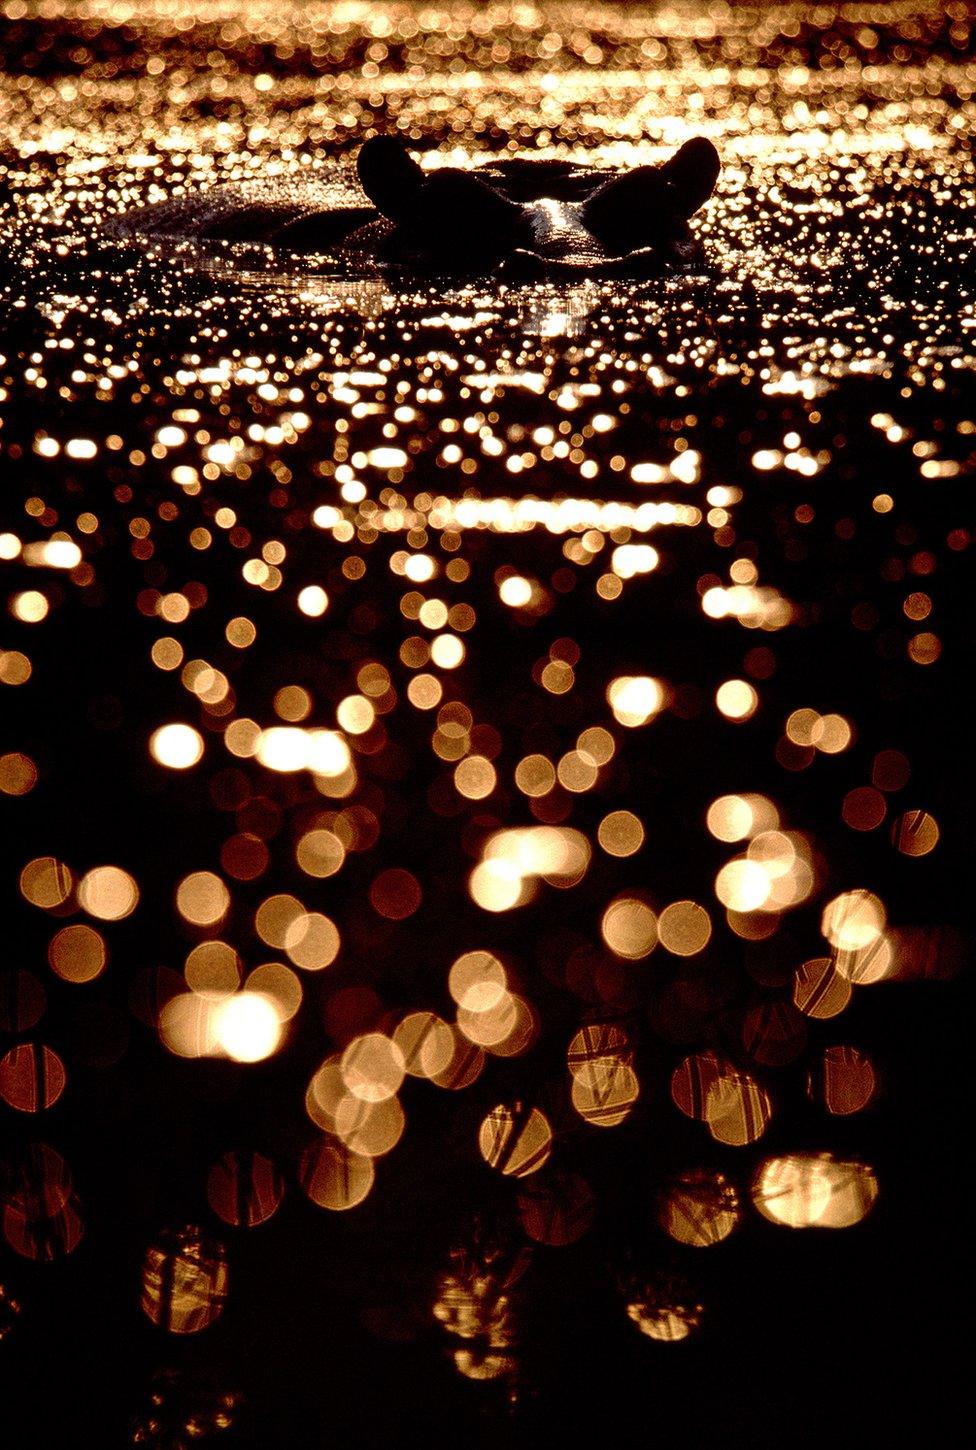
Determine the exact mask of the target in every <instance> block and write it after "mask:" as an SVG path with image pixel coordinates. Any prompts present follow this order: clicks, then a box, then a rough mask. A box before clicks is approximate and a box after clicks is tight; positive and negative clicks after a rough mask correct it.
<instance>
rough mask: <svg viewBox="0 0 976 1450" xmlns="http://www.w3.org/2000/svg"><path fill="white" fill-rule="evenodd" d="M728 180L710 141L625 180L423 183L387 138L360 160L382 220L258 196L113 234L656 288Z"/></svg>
mask: <svg viewBox="0 0 976 1450" xmlns="http://www.w3.org/2000/svg"><path fill="white" fill-rule="evenodd" d="M719 170H720V164H719V159H718V153H717V152H716V150H715V147H714V146H713V145H712V143H711V142H710V141H707V140H705V138H704V137H696V138H695V139H694V140H691V141H687V142H686V143H685V144H684V145H683V146H682V147H681V148H680V150H678V151H677V152H676V154H675V155H674V156H673V157H671V159H670V160H669V161H667V162H666V163H665V164H664V165H663V166H659V167H656V166H639V167H636V168H634V169H633V170H631V171H625V172H619V171H609V170H598V169H596V168H593V167H585V166H577V165H575V164H573V163H572V162H567V161H539V160H531V159H521V158H515V159H513V160H508V161H499V162H494V163H492V164H490V165H487V166H483V167H480V168H478V169H477V170H474V171H462V170H459V169H457V168H454V167H442V168H439V169H436V170H431V171H425V170H424V169H423V168H422V167H421V166H420V165H419V164H418V162H417V161H415V160H414V158H413V157H412V156H411V155H410V153H409V152H408V151H407V149H406V147H405V146H403V145H402V143H401V142H400V141H398V140H397V139H396V138H395V137H392V136H376V137H373V138H372V139H371V140H369V141H366V142H365V143H364V144H363V146H362V147H361V148H360V152H359V157H358V160H357V171H358V176H359V183H360V186H361V188H362V191H363V192H365V195H366V197H367V198H368V200H369V201H370V202H372V204H373V205H372V206H363V205H361V204H354V205H346V204H336V197H335V194H334V193H330V192H329V190H328V188H327V187H325V188H322V187H321V186H316V185H315V184H313V185H312V186H311V187H310V188H305V189H302V190H300V191H298V192H296V190H295V188H294V186H293V185H292V186H283V185H281V184H278V186H277V187H275V186H271V187H266V188H256V187H255V185H254V184H253V183H252V184H249V185H247V186H238V187H233V186H227V187H218V188H215V189H214V190H213V191H210V192H203V193H198V194H197V195H196V196H192V197H180V198H177V199H175V200H174V201H170V202H163V203H160V204H157V205H155V206H148V207H143V208H140V209H139V210H138V211H135V212H129V213H126V214H125V215H124V216H122V217H119V218H115V219H113V222H112V223H111V224H110V231H111V232H112V233H113V234H114V235H116V236H167V235H168V236H180V237H193V238H196V239H199V240H203V239H207V238H214V239H222V240H231V241H258V242H266V243H270V244H272V245H273V246H275V247H278V248H283V249H286V250H289V251H292V252H298V253H323V252H324V253H331V254H333V255H336V256H339V257H342V258H343V259H345V260H348V261H350V262H356V261H358V262H360V263H363V262H373V263H377V264H379V265H380V266H381V267H383V268H385V269H391V270H395V271H399V272H402V273H405V274H409V275H421V276H422V275H431V276H436V275H448V276H454V277H458V276H465V275H470V276H478V275H493V276H497V277H511V278H513V279H522V278H525V279H534V278H540V279H549V278H551V279H571V278H582V277H586V276H623V277H644V276H653V275H656V274H657V273H659V272H661V271H663V270H667V269H668V268H671V267H685V266H688V265H690V264H693V263H694V262H696V261H697V260H699V259H700V256H701V252H700V248H699V245H698V243H697V242H696V240H695V238H694V237H693V235H692V233H691V231H690V229H689V227H688V220H689V218H690V217H691V216H693V215H694V213H695V212H696V211H697V210H698V208H699V207H700V206H702V205H703V203H704V202H706V201H707V200H708V198H709V196H711V194H712V190H713V188H714V186H715V182H716V180H717V178H718V174H719ZM347 199H348V197H344V198H343V200H347Z"/></svg>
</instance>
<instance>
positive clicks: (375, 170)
mask: <svg viewBox="0 0 976 1450" xmlns="http://www.w3.org/2000/svg"><path fill="white" fill-rule="evenodd" d="M356 169H357V171H358V172H359V183H360V185H361V186H362V188H363V191H365V193H366V195H367V196H368V197H369V199H370V201H371V202H372V203H373V204H374V206H376V207H377V209H378V210H379V211H381V212H382V213H383V215H384V216H385V217H389V219H390V221H392V222H397V223H399V222H402V221H405V220H406V219H407V218H408V217H409V216H411V215H412V213H413V211H414V209H415V207H416V204H417V197H418V196H419V194H420V189H421V187H422V186H423V184H424V173H423V171H422V170H421V168H420V167H419V166H418V165H417V162H416V161H414V159H413V157H412V156H411V155H410V153H409V151H408V150H407V148H406V147H405V146H404V145H403V143H402V142H401V141H398V140H397V138H396V137H395V136H372V137H371V138H370V139H369V140H368V141H364V142H363V144H362V146H361V147H360V148H359V157H358V159H357V161H356Z"/></svg>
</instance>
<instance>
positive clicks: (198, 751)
mask: <svg viewBox="0 0 976 1450" xmlns="http://www.w3.org/2000/svg"><path fill="white" fill-rule="evenodd" d="M149 750H150V752H151V754H152V756H153V759H154V760H157V761H158V762H159V764H160V765H165V766H167V767H168V769H170V770H189V769H190V767H191V766H194V765H196V764H198V762H199V761H200V760H202V759H203V736H202V735H201V734H200V732H199V730H194V728H193V726H192V725H177V724H174V725H161V726H160V728H159V729H158V730H154V731H153V733H152V735H151V736H150V737H149Z"/></svg>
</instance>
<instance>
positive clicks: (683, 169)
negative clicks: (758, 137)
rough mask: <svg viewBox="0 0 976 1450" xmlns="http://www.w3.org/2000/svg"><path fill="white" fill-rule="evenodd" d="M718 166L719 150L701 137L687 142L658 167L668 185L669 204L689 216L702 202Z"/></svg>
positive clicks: (708, 195)
mask: <svg viewBox="0 0 976 1450" xmlns="http://www.w3.org/2000/svg"><path fill="white" fill-rule="evenodd" d="M721 169H722V163H721V162H720V161H719V159H718V152H717V151H716V150H715V147H714V146H713V145H712V143H711V141H708V140H706V138H705V137H704V136H696V137H695V138H694V140H692V141H686V142H685V144H684V145H683V146H682V147H681V149H680V150H679V151H678V152H676V154H675V155H674V156H672V157H671V160H670V161H668V162H666V163H665V164H664V166H662V167H661V176H662V177H663V179H664V180H665V181H666V182H667V184H668V192H669V200H670V203H671V205H672V206H673V207H674V209H675V210H676V211H677V212H678V213H679V215H681V216H683V217H689V216H691V215H692V214H693V213H694V212H696V211H697V210H698V208H699V207H700V206H703V205H704V204H705V202H706V201H707V200H708V198H709V197H710V196H711V194H712V192H713V190H714V188H715V183H716V181H717V180H718V174H719V172H720V171H721Z"/></svg>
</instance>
